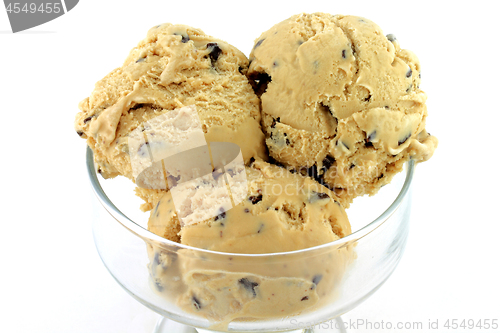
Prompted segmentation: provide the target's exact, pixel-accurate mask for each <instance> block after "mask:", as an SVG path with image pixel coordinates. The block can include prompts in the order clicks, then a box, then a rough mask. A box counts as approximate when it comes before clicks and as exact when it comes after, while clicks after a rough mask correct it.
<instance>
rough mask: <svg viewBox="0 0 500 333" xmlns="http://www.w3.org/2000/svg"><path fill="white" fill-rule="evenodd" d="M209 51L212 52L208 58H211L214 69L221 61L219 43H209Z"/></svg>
mask: <svg viewBox="0 0 500 333" xmlns="http://www.w3.org/2000/svg"><path fill="white" fill-rule="evenodd" d="M207 50H210V53H209V54H208V56H209V57H210V61H211V62H212V67H213V66H214V64H215V62H216V61H217V59H219V56H220V54H221V53H222V50H221V48H220V47H219V45H218V44H217V43H207Z"/></svg>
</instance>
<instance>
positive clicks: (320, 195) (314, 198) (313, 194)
mask: <svg viewBox="0 0 500 333" xmlns="http://www.w3.org/2000/svg"><path fill="white" fill-rule="evenodd" d="M324 199H330V196H329V195H328V194H326V193H322V192H316V191H311V197H310V198H309V202H310V203H314V202H316V201H319V200H324Z"/></svg>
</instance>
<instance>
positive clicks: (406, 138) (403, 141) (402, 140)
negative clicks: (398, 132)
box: [398, 133, 411, 146]
mask: <svg viewBox="0 0 500 333" xmlns="http://www.w3.org/2000/svg"><path fill="white" fill-rule="evenodd" d="M410 137H411V133H408V135H406V136H405V137H404V138H402V139H401V140H398V146H401V145H402V144H403V143H405V142H406V140H408V139H409V138H410Z"/></svg>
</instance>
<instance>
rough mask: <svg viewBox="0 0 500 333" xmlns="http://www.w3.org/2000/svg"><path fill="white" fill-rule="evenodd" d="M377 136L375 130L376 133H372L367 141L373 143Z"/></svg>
mask: <svg viewBox="0 0 500 333" xmlns="http://www.w3.org/2000/svg"><path fill="white" fill-rule="evenodd" d="M376 135H377V131H376V130H375V131H373V132H371V133H370V134H369V135H368V137H367V138H366V140H368V142H372V141H373V139H375V136H376Z"/></svg>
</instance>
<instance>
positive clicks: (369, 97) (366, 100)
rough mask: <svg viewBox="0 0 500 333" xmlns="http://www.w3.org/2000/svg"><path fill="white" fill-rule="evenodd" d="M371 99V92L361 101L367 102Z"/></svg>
mask: <svg viewBox="0 0 500 333" xmlns="http://www.w3.org/2000/svg"><path fill="white" fill-rule="evenodd" d="M371 99H372V94H368V97H366V98H365V99H364V100H363V101H365V102H369V101H370V100H371Z"/></svg>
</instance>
